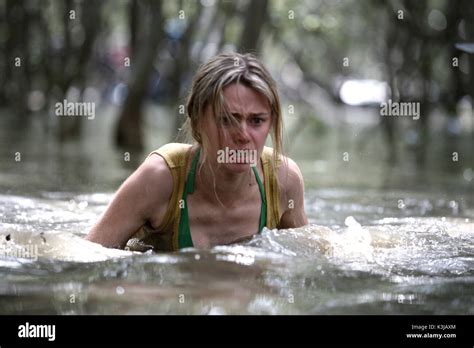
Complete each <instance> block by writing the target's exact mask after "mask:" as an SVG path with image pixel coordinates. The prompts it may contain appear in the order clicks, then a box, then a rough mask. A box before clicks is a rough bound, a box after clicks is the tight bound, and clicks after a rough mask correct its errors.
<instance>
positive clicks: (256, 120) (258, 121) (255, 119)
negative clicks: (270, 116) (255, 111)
mask: <svg viewBox="0 0 474 348" xmlns="http://www.w3.org/2000/svg"><path fill="white" fill-rule="evenodd" d="M252 122H253V123H254V124H257V125H259V124H261V123H262V122H263V118H260V117H255V118H253V119H252Z"/></svg>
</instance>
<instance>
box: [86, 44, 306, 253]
mask: <svg viewBox="0 0 474 348" xmlns="http://www.w3.org/2000/svg"><path fill="white" fill-rule="evenodd" d="M187 113H188V119H187V121H186V124H185V129H187V132H188V133H191V135H192V138H193V140H194V145H188V144H177V143H171V144H167V145H164V146H163V147H161V148H160V149H158V150H156V151H153V152H152V153H151V154H150V155H149V156H148V157H147V159H146V160H145V161H144V163H143V164H142V165H141V166H140V167H139V168H138V169H137V170H136V171H135V172H134V173H133V174H132V175H131V176H130V177H129V178H128V179H127V180H126V181H125V182H124V183H123V184H122V186H121V187H120V189H119V190H118V192H117V193H116V195H115V197H114V198H113V200H112V201H111V203H110V204H109V206H108V208H107V210H106V211H105V213H104V214H103V216H102V217H101V218H100V220H99V221H98V222H97V223H96V225H95V226H94V227H93V228H92V230H91V231H90V232H89V234H88V235H87V237H86V238H87V239H88V240H90V241H92V242H96V243H100V244H102V245H104V246H107V247H119V248H123V247H125V246H128V247H129V248H131V249H134V250H145V249H147V248H154V249H155V250H162V251H171V250H177V249H180V248H185V247H191V246H194V247H212V246H214V245H220V244H230V243H234V242H237V241H241V240H243V239H246V238H249V237H251V236H253V235H254V234H256V233H260V231H261V230H262V229H263V227H264V226H266V227H268V228H270V229H273V228H291V227H300V226H303V225H306V224H307V223H308V220H307V218H306V215H305V212H304V187H303V178H302V175H301V173H300V170H299V168H298V166H297V165H296V163H295V162H293V161H292V160H291V159H289V158H286V157H284V156H283V155H282V154H281V151H282V139H281V136H282V127H283V126H282V115H281V109H280V100H279V97H278V93H277V90H276V84H275V82H274V80H273V79H272V77H271V76H270V74H269V73H268V71H267V70H266V69H265V67H264V66H263V65H262V64H261V63H260V62H259V61H258V60H257V58H255V57H254V56H253V55H250V54H245V55H242V54H238V53H231V54H221V55H218V56H216V57H214V58H212V59H211V60H210V61H208V62H207V63H206V64H204V65H202V66H201V67H200V68H199V70H198V72H197V74H196V76H195V78H194V81H193V84H192V88H191V92H190V96H189V98H188V100H187ZM269 133H271V137H272V143H273V147H274V148H273V149H272V148H269V147H266V146H264V144H265V141H266V139H267V136H268V134H269Z"/></svg>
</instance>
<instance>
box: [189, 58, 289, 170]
mask: <svg viewBox="0 0 474 348" xmlns="http://www.w3.org/2000/svg"><path fill="white" fill-rule="evenodd" d="M233 83H240V84H242V85H244V86H246V87H249V88H252V89H253V90H255V91H256V92H258V93H260V94H262V95H263V96H264V97H265V98H266V99H267V101H268V104H269V106H270V110H271V129H270V136H271V138H272V144H273V150H274V151H273V161H272V162H273V165H274V166H275V164H276V163H277V162H276V159H278V158H280V155H281V154H282V153H283V145H282V134H283V119H282V113H281V105H280V97H279V96H278V91H277V87H276V82H275V81H274V80H273V78H272V77H271V75H270V73H269V72H268V70H267V69H266V68H265V67H264V66H263V64H262V63H261V62H260V61H259V60H258V58H257V57H255V56H254V55H252V54H240V53H223V54H219V55H217V56H214V57H213V58H211V59H210V60H209V61H207V62H206V63H205V64H203V65H201V66H200V67H199V69H198V71H197V72H196V75H195V77H194V80H193V82H192V85H191V90H190V93H189V96H188V99H187V103H186V111H187V116H188V117H187V120H186V122H185V123H184V125H183V129H182V132H183V133H184V137H185V139H186V141H188V142H192V141H193V142H194V143H195V144H196V143H197V144H200V145H201V147H202V149H203V156H206V155H207V151H206V150H207V144H208V143H209V139H208V138H207V136H206V134H205V133H204V132H203V131H202V128H203V122H202V121H203V118H204V112H205V109H206V108H207V107H208V106H210V107H211V108H212V111H213V114H214V120H215V121H216V124H217V125H218V129H219V144H222V127H221V126H220V122H219V120H218V118H219V117H221V115H224V116H225V118H226V119H227V120H228V121H229V122H230V123H231V124H234V125H236V124H238V121H237V120H236V118H235V116H233V115H232V114H231V113H230V112H229V111H228V110H227V107H226V105H225V100H224V96H223V90H224V88H225V87H227V86H229V85H231V84H233ZM204 160H205V158H204ZM275 173H276V172H275Z"/></svg>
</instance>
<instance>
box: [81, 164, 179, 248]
mask: <svg viewBox="0 0 474 348" xmlns="http://www.w3.org/2000/svg"><path fill="white" fill-rule="evenodd" d="M172 190H173V177H172V176H171V171H170V169H169V168H168V166H167V165H166V162H165V160H164V159H163V158H162V157H161V156H159V155H152V156H150V157H148V158H147V159H146V160H145V162H143V164H142V165H141V166H140V167H139V168H138V169H137V170H136V171H135V172H134V173H133V174H132V175H130V176H129V177H128V178H127V180H125V182H124V183H123V184H122V185H121V186H120V188H119V189H118V191H117V193H116V194H115V196H114V197H113V199H112V201H111V202H110V204H109V205H108V207H107V209H106V211H105V212H104V214H103V215H102V216H101V217H100V219H99V221H97V223H96V224H95V225H94V227H93V228H92V230H91V231H90V232H89V234H88V235H87V236H86V239H87V240H89V241H91V242H95V243H99V244H102V245H103V246H106V247H113V248H123V247H124V246H125V244H126V243H127V241H128V240H129V239H130V237H131V236H132V235H133V234H134V233H135V232H137V231H138V229H139V228H140V227H141V226H143V225H144V224H145V223H146V222H147V221H149V220H150V219H152V217H153V218H154V219H155V220H159V222H160V223H161V219H162V218H163V217H164V215H165V213H166V209H167V206H168V201H169V200H170V198H171V194H172Z"/></svg>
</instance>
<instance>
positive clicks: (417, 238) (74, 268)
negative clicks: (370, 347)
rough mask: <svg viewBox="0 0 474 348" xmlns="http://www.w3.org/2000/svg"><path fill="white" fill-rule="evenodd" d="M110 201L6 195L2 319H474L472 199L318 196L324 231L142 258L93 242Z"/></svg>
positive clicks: (0, 203)
mask: <svg viewBox="0 0 474 348" xmlns="http://www.w3.org/2000/svg"><path fill="white" fill-rule="evenodd" d="M392 196H393V197H405V199H404V202H405V206H403V207H402V208H401V207H399V206H398V204H397V200H395V202H396V203H395V204H394V203H393V201H394V200H393V199H390V197H392ZM111 197H112V194H81V195H74V194H68V193H54V192H43V193H42V194H41V195H39V196H38V197H23V196H14V195H0V214H1V216H2V223H1V225H0V231H1V232H0V241H1V242H0V255H2V256H1V257H0V279H1V281H0V294H1V297H0V312H1V313H3V314H19V313H22V314H39V313H48V314H53V313H59V314H124V313H127V314H132V313H133V314H138V313H177V314H184V313H195V314H237V313H239V314H240V313H245V314H303V313H312V314H367V313H371V314H372V313H374V314H375V313H377V314H385V313H386V314H388V313H390V314H396V313H399V314H400V313H402V314H474V298H473V296H472V294H473V290H474V223H473V219H472V218H471V217H472V216H473V211H472V205H471V204H472V202H464V203H463V206H462V208H461V207H460V205H459V202H456V201H454V200H450V199H449V198H448V199H440V198H438V197H437V195H435V194H433V195H432V196H427V195H426V194H423V195H422V197H417V195H415V194H411V196H410V195H409V194H407V193H406V192H394V191H390V192H377V191H369V192H367V191H366V190H363V191H362V190H359V191H358V190H347V189H345V190H335V189H325V190H319V191H318V190H308V192H307V199H306V204H307V211H308V214H309V216H310V220H312V221H317V222H318V225H316V224H315V223H314V222H313V223H312V224H311V225H310V226H308V227H305V228H299V229H291V230H280V231H277V230H272V231H271V230H265V231H264V233H263V234H262V235H260V236H257V237H255V238H254V239H253V240H251V241H249V242H246V243H244V244H238V245H233V246H220V247H215V248H213V249H211V250H196V249H189V250H185V251H182V252H179V253H163V254H153V253H147V254H138V253H131V252H127V251H120V250H113V249H107V248H102V247H100V246H99V245H97V244H94V243H89V242H87V241H85V240H84V239H83V236H84V234H85V233H86V232H87V231H88V229H89V228H90V226H91V225H92V224H93V223H94V221H95V220H96V219H97V217H98V216H99V214H100V213H101V212H102V211H103V210H104V208H105V206H106V204H107V202H108V201H109V199H110V198H111ZM361 197H365V198H364V199H362V198H361ZM368 197H369V198H370V199H367V198H368ZM453 202H454V203H453ZM455 203H456V204H455ZM435 208H436V212H437V213H442V215H443V217H441V216H430V215H431V214H430V213H432V212H433V210H435ZM468 216H469V217H468ZM354 217H356V218H357V220H356V218H354ZM321 225H325V227H323V226H321Z"/></svg>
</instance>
